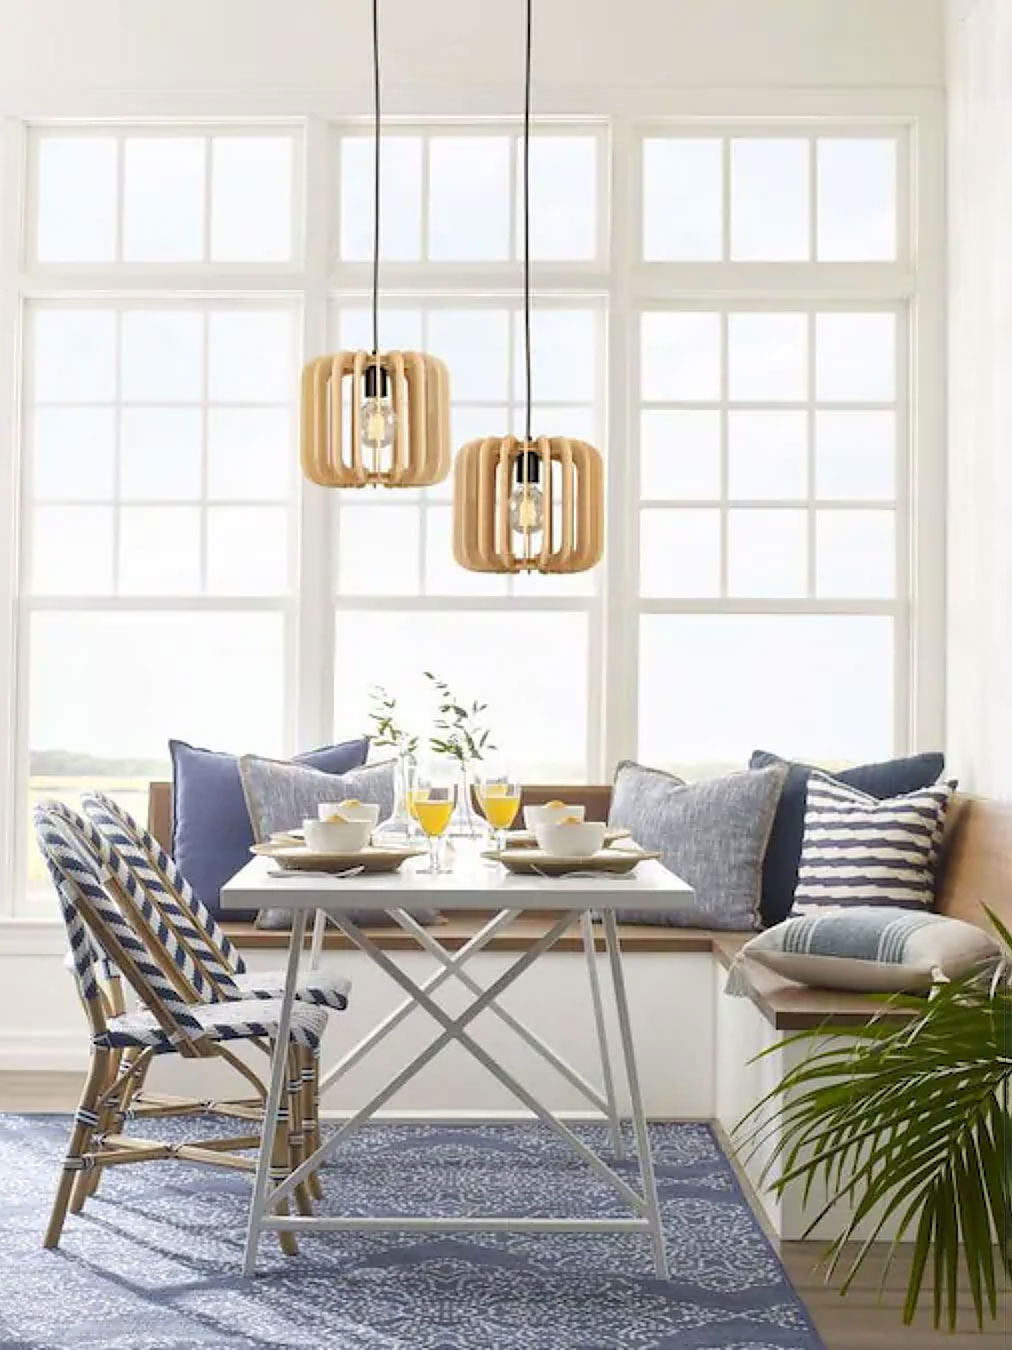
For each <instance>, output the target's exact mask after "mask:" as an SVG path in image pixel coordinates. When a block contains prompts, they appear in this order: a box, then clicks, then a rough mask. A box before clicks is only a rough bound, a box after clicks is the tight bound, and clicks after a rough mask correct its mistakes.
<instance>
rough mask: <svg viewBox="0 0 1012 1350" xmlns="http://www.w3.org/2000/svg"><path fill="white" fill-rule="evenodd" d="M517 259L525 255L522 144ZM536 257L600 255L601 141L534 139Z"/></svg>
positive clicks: (533, 240) (533, 252) (575, 258)
mask: <svg viewBox="0 0 1012 1350" xmlns="http://www.w3.org/2000/svg"><path fill="white" fill-rule="evenodd" d="M516 181H517V193H516V198H517V225H516V247H515V250H514V253H515V256H516V257H518V258H520V257H522V256H523V205H524V203H523V143H522V142H521V141H518V142H517V177H516ZM530 217H531V257H532V258H533V259H535V260H537V261H542V262H550V261H563V262H582V261H586V260H589V259H592V258H594V257H596V256H597V140H596V139H595V138H594V137H593V136H532V137H531V213H530Z"/></svg>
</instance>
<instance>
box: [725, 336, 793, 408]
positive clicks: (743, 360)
mask: <svg viewBox="0 0 1012 1350" xmlns="http://www.w3.org/2000/svg"><path fill="white" fill-rule="evenodd" d="M727 323H728V364H729V373H730V388H731V398H732V400H734V401H735V402H737V403H788V402H790V403H794V402H801V401H802V400H803V399H804V398H805V396H806V393H807V389H808V320H807V317H806V316H805V315H804V314H731V315H729V316H728V320H727Z"/></svg>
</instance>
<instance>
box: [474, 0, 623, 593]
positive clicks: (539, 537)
mask: <svg viewBox="0 0 1012 1350" xmlns="http://www.w3.org/2000/svg"><path fill="white" fill-rule="evenodd" d="M531 9H532V0H527V30H526V59H525V66H524V136H523V151H524V157H523V184H524V214H523V228H524V364H525V371H526V395H527V399H526V402H527V421H526V432H525V435H524V437H523V439H522V440H520V439H518V438H517V437H516V436H489V437H485V438H483V439H481V440H477V441H471V442H469V444H467V445H465V446H464V448H463V449H462V450H461V451H460V453H459V454H458V456H457V463H456V467H455V469H454V480H453V554H454V557H455V558H456V560H457V562H458V563H459V564H460V566H461V567H466V568H467V569H468V571H471V572H585V571H586V570H587V569H588V568H590V567H593V566H594V565H595V564H596V563H598V562H599V561H600V559H601V555H602V553H603V552H604V466H603V463H602V460H601V455H600V453H599V452H598V451H597V450H595V448H594V447H593V446H592V445H588V444H587V443H586V441H572V440H569V439H568V438H567V437H565V436H537V437H534V436H532V435H531V229H530V149H531V31H532V26H533V25H532V14H531Z"/></svg>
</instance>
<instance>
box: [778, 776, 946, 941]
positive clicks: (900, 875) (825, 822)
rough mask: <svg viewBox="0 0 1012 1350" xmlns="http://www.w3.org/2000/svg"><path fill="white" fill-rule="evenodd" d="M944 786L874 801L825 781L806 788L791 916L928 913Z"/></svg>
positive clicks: (810, 782) (813, 779) (812, 781)
mask: <svg viewBox="0 0 1012 1350" xmlns="http://www.w3.org/2000/svg"><path fill="white" fill-rule="evenodd" d="M951 797H952V785H951V784H950V783H933V784H932V786H931V787H926V788H921V789H920V790H919V791H917V792H907V793H905V794H904V795H903V796H902V797H887V798H885V800H883V801H879V800H878V799H877V798H875V797H869V796H868V795H867V794H866V793H864V792H859V791H858V790H857V789H856V788H852V787H849V786H848V785H847V784H846V783H841V782H838V781H837V780H836V779H835V778H829V777H827V776H826V775H825V774H821V773H812V774H811V776H810V777H809V780H808V802H807V806H806V808H805V834H804V839H803V841H802V845H801V863H800V866H799V868H798V885H797V889H796V890H795V892H794V909H793V910H792V914H793V915H799V914H811V913H815V912H818V911H819V910H820V909H822V908H823V907H825V906H827V905H828V906H834V907H840V906H845V907H850V906H854V905H894V906H900V907H902V908H906V909H930V908H931V907H932V905H933V904H934V899H935V866H936V863H937V862H938V853H939V848H940V845H941V842H942V833H943V831H944V829H945V813H946V810H947V808H948V805H949V801H950V799H951Z"/></svg>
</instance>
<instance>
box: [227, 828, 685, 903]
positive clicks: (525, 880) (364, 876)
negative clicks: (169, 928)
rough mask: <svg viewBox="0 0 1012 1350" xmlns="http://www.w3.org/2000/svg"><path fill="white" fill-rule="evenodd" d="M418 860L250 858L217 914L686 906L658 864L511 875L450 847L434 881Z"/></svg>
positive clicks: (676, 881) (674, 880) (679, 884)
mask: <svg viewBox="0 0 1012 1350" xmlns="http://www.w3.org/2000/svg"><path fill="white" fill-rule="evenodd" d="M424 865H425V860H424V859H422V858H419V859H411V860H410V861H408V862H406V863H404V864H403V865H402V866H401V868H400V869H399V871H396V872H374V873H371V874H370V873H364V872H363V873H360V874H359V875H358V876H354V877H330V876H321V875H318V874H316V873H312V872H292V873H289V874H288V875H286V876H284V877H278V876H271V875H270V873H271V872H272V871H275V870H276V865H275V864H274V863H273V862H272V861H271V860H270V859H269V858H262V857H257V858H253V859H252V860H251V861H250V862H248V863H247V864H246V866H245V867H244V868H243V869H242V871H241V872H238V873H237V874H236V875H235V876H234V877H233V878H232V880H231V881H227V882H226V883H225V885H224V886H223V887H222V891H221V907H222V910H224V911H226V912H227V911H228V910H230V909H267V908H271V909H288V910H293V911H294V910H300V909H305V910H312V909H327V910H334V911H341V910H354V909H406V910H408V911H410V910H412V909H419V908H425V909H433V908H434V909H441V910H455V909H487V910H490V911H492V910H500V909H517V910H521V909H546V910H553V909H557V910H567V909H571V910H577V909H600V910H605V909H636V910H641V911H649V910H656V911H657V912H658V913H661V912H663V911H665V910H674V909H680V908H687V907H688V906H689V904H690V903H691V900H692V896H693V891H692V887H691V886H689V885H688V884H687V883H686V882H684V881H682V879H681V878H680V877H676V876H675V874H674V873H673V872H669V871H668V869H667V868H666V867H662V866H661V864H660V863H659V862H656V861H649V862H641V863H640V864H639V866H638V867H637V868H636V870H635V871H634V872H632V873H630V874H629V875H627V876H624V877H622V876H614V875H611V874H608V873H603V872H602V873H600V874H599V875H598V876H594V877H586V876H584V877H565V878H563V877H537V876H516V875H514V874H513V873H510V872H507V871H506V870H505V868H502V867H489V866H488V865H487V864H486V863H485V862H483V861H482V859H481V857H480V856H479V851H478V849H477V848H474V849H472V848H468V847H466V846H461V845H459V844H458V846H457V857H456V860H455V863H454V870H453V871H452V872H449V873H446V874H444V875H440V876H435V877H432V876H426V875H419V874H418V870H417V869H418V867H419V866H424Z"/></svg>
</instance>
